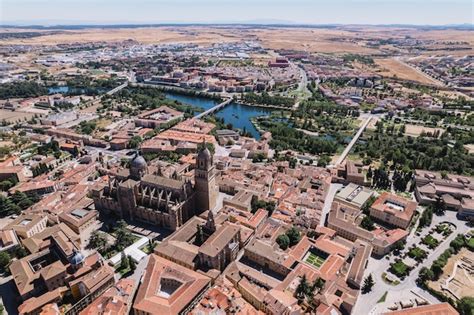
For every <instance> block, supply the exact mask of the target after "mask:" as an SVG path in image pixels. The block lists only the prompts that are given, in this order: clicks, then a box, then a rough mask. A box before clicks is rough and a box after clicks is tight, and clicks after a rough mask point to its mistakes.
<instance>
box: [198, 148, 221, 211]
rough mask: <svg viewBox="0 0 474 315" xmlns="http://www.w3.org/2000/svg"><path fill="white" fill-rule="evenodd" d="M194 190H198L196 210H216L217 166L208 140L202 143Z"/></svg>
mask: <svg viewBox="0 0 474 315" xmlns="http://www.w3.org/2000/svg"><path fill="white" fill-rule="evenodd" d="M194 182H195V185H194V190H195V191H196V203H195V204H196V212H197V213H202V212H204V211H206V210H210V211H212V210H214V208H215V206H216V201H217V193H218V188H217V185H216V168H215V166H214V161H213V157H212V154H211V152H210V151H209V149H208V148H207V145H206V141H205V140H204V141H203V143H202V147H201V148H200V149H199V152H198V156H197V159H196V169H195V170H194Z"/></svg>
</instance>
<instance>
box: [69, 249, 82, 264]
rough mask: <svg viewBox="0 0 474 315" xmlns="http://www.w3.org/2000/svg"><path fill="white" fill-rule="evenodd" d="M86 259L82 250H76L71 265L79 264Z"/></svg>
mask: <svg viewBox="0 0 474 315" xmlns="http://www.w3.org/2000/svg"><path fill="white" fill-rule="evenodd" d="M83 261H84V255H82V254H81V252H75V253H74V256H72V258H71V265H74V266H77V265H79V264H80V263H82V262H83Z"/></svg>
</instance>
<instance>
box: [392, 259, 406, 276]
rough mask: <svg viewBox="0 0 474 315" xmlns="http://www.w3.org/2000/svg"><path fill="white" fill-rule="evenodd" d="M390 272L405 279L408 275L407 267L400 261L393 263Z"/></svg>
mask: <svg viewBox="0 0 474 315" xmlns="http://www.w3.org/2000/svg"><path fill="white" fill-rule="evenodd" d="M390 271H391V272H392V273H394V274H395V275H396V276H398V277H405V276H407V275H408V273H409V269H408V266H407V265H405V264H404V263H403V262H402V261H401V260H400V261H397V262H395V263H393V264H392V265H391V267H390Z"/></svg>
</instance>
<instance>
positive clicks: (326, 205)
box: [319, 183, 343, 226]
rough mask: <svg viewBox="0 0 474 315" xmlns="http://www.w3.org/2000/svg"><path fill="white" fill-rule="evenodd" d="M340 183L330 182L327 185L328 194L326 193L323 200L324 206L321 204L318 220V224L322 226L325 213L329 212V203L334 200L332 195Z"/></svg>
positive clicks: (340, 186)
mask: <svg viewBox="0 0 474 315" xmlns="http://www.w3.org/2000/svg"><path fill="white" fill-rule="evenodd" d="M342 186H343V185H342V184H335V183H333V184H331V185H330V186H329V191H328V194H327V195H326V198H325V200H324V206H323V211H322V212H321V220H320V221H319V226H324V223H325V221H326V215H327V214H328V213H329V210H331V205H332V201H333V200H334V196H335V195H336V192H337V191H338V190H339V189H340V188H342Z"/></svg>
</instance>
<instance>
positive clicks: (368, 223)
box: [360, 215, 375, 231]
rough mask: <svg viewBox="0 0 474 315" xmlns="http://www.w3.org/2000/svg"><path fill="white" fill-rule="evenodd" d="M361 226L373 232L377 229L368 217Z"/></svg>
mask: <svg viewBox="0 0 474 315" xmlns="http://www.w3.org/2000/svg"><path fill="white" fill-rule="evenodd" d="M360 226H361V227H362V228H363V229H366V230H367V231H373V230H374V229H375V226H374V222H373V221H372V219H371V218H370V217H369V216H368V215H367V216H365V217H364V218H363V219H362V221H361V222H360Z"/></svg>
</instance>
